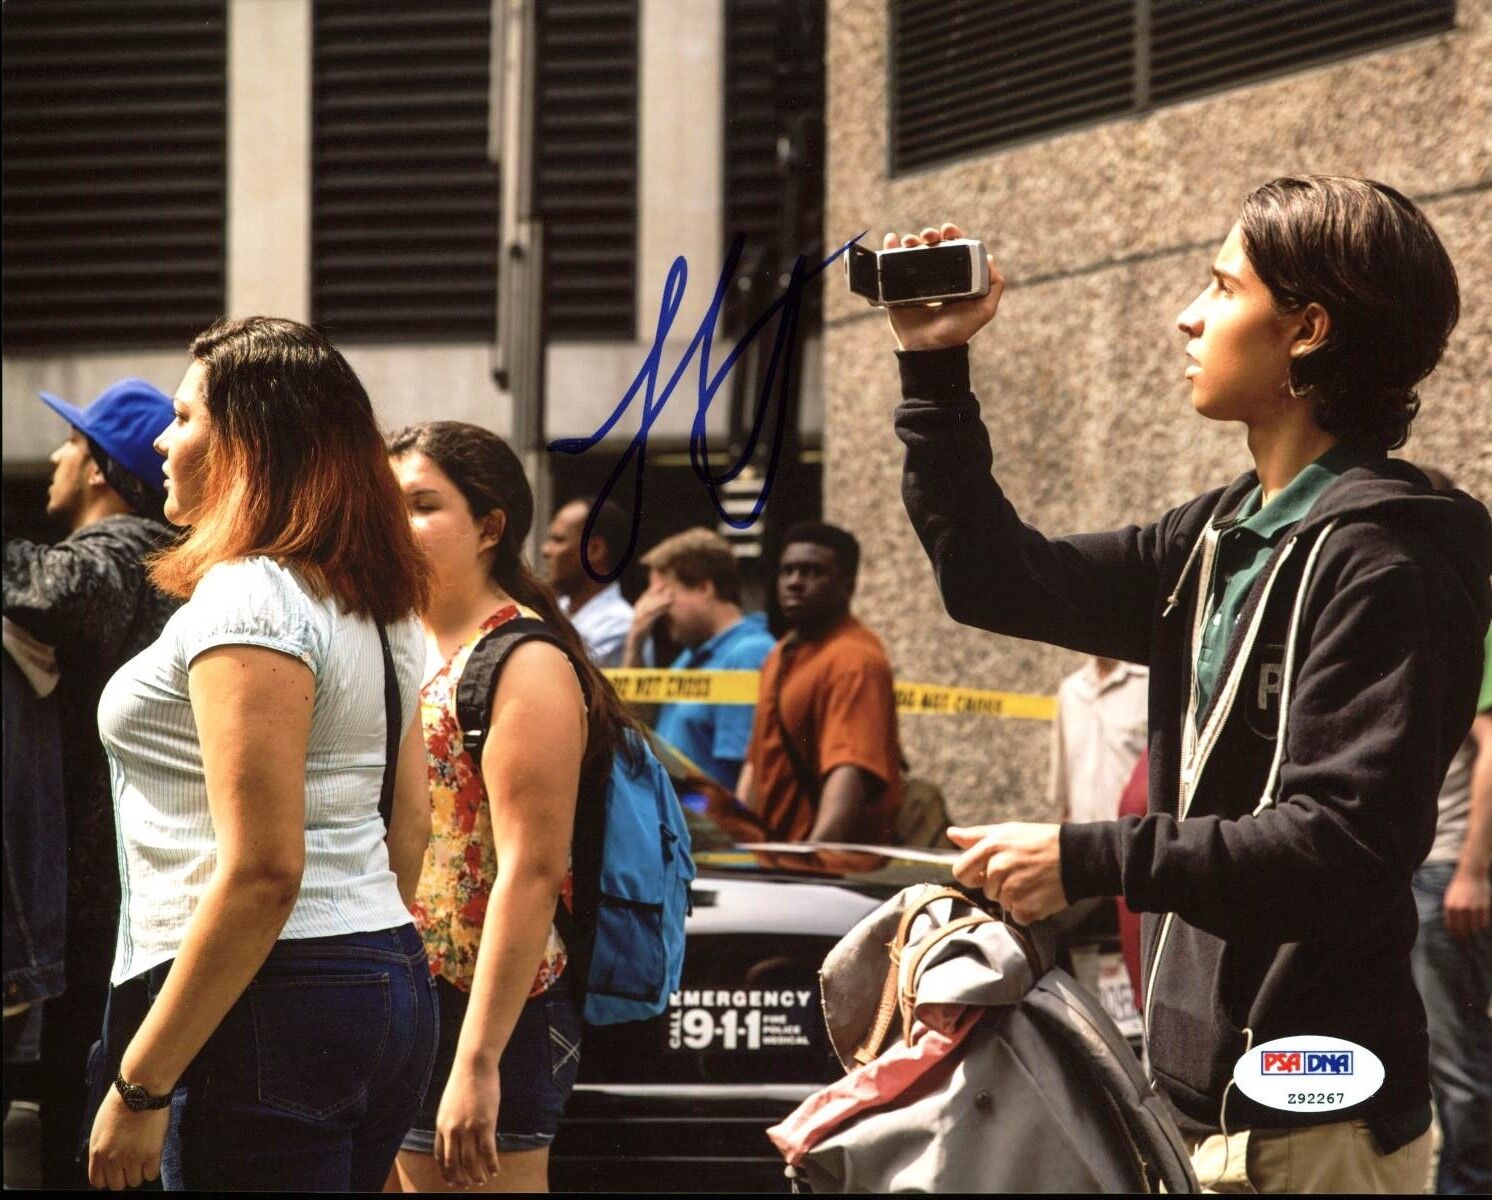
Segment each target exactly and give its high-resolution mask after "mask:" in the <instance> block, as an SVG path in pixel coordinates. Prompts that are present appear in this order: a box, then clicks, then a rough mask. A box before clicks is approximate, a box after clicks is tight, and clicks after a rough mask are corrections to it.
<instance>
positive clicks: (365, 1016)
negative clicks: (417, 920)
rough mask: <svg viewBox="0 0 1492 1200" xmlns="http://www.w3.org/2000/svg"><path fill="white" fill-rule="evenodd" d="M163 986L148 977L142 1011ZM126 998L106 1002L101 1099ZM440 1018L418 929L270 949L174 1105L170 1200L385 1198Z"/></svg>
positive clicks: (158, 974)
mask: <svg viewBox="0 0 1492 1200" xmlns="http://www.w3.org/2000/svg"><path fill="white" fill-rule="evenodd" d="M165 974H166V968H164V967H163V968H157V969H155V970H152V971H151V972H150V973H149V975H148V977H142V980H143V981H144V982H145V984H146V995H145V998H144V1004H145V1005H147V1006H148V1004H149V1003H150V1002H152V1001H153V1000H154V998H155V996H156V995H157V994H158V993H159V991H160V987H161V984H162V983H163V982H164V979H165ZM136 982H137V981H131V983H132V984H133V983H136ZM129 988H130V985H129V984H126V985H121V987H120V988H118V989H115V992H116V994H115V995H111V997H110V1006H111V1008H112V1009H115V1010H116V1011H115V1012H114V1013H113V1014H111V1016H110V1018H108V1019H106V1028H107V1032H106V1035H105V1043H102V1044H100V1046H98V1047H96V1048H95V1054H94V1060H93V1062H92V1063H91V1064H90V1073H91V1074H92V1075H93V1079H92V1081H91V1082H92V1083H93V1085H94V1089H95V1097H96V1098H101V1096H102V1093H103V1091H104V1090H106V1089H107V1087H108V1082H109V1081H111V1080H112V1078H113V1070H114V1069H115V1067H114V1064H117V1062H118V1057H119V1055H120V1054H122V1052H123V1044H122V1043H123V1042H127V1041H128V1037H127V1036H125V1034H126V1030H125V1029H123V1028H121V1027H120V1023H119V1020H118V1017H119V1013H118V1011H117V1010H118V1009H120V1008H122V1007H123V1006H122V1005H120V1004H116V1001H117V1000H123V999H125V997H126V996H127V995H129V994H130V991H129ZM435 1005H436V1000H435V989H434V987H433V986H432V984H431V980H430V971H429V967H428V965H427V960H426V957H425V947H424V943H423V941H422V940H421V938H420V935H419V933H418V932H417V931H416V930H415V928H414V926H413V925H412V924H411V925H405V926H399V927H396V928H393V929H386V930H381V931H379V932H376V933H356V934H345V935H342V936H337V937H320V938H303V939H293V940H284V941H279V942H276V943H275V945H274V948H273V949H272V950H270V952H269V957H268V958H267V959H266V960H265V962H264V965H263V966H262V967H261V968H260V969H259V971H258V973H257V974H256V975H255V976H254V979H253V981H252V982H251V983H250V984H249V986H248V988H247V990H246V991H245V992H244V994H243V995H242V996H241V997H240V998H239V1000H238V1001H237V1002H236V1003H235V1004H234V1005H233V1007H232V1008H231V1009H229V1011H228V1015H227V1016H225V1017H224V1018H223V1020H222V1023H221V1024H219V1025H218V1027H217V1029H216V1030H214V1031H213V1034H212V1036H211V1037H210V1038H208V1040H207V1044H206V1045H205V1046H203V1048H202V1050H201V1051H200V1052H199V1053H198V1055H197V1057H196V1058H195V1059H193V1060H192V1064H191V1066H189V1067H188V1068H187V1070H186V1073H185V1074H184V1075H183V1076H182V1078H181V1081H180V1082H179V1083H178V1084H177V1087H176V1090H175V1091H174V1092H173V1093H172V1097H171V1123H170V1127H169V1130H168V1132H167V1135H166V1144H165V1147H164V1148H163V1150H162V1154H161V1181H162V1183H163V1184H164V1185H165V1187H166V1189H167V1190H168V1191H181V1190H190V1191H198V1190H204V1189H205V1190H212V1191H227V1190H231V1191H260V1190H271V1191H297V1192H318V1191H348V1190H352V1191H379V1190H381V1189H382V1187H383V1184H384V1180H385V1179H386V1177H387V1175H388V1172H389V1169H390V1168H391V1167H392V1166H393V1163H394V1156H395V1155H396V1154H397V1153H398V1149H399V1143H400V1141H401V1140H402V1139H403V1136H404V1132H405V1130H407V1129H408V1128H409V1122H410V1120H411V1118H412V1117H413V1116H414V1113H415V1111H416V1109H417V1108H418V1107H419V1104H420V1100H421V1099H422V1097H423V1095H424V1090H425V1087H426V1085H427V1083H428V1081H429V1078H430V1071H431V1068H432V1065H433V1063H434V1058H435V1045H436V1033H437V1028H438V1019H439V1018H438V1015H437V1013H436V1009H435ZM139 1015H141V1016H143V1010H142V1011H141V1012H140V1013H139ZM135 1023H137V1022H135ZM107 1043H113V1044H112V1045H108V1044H107Z"/></svg>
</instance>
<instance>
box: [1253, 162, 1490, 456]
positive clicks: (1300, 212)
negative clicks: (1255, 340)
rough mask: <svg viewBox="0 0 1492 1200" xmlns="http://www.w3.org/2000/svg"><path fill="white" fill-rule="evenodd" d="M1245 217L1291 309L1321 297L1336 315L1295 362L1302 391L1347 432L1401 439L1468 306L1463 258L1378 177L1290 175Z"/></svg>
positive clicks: (1378, 444) (1350, 437) (1260, 259)
mask: <svg viewBox="0 0 1492 1200" xmlns="http://www.w3.org/2000/svg"><path fill="white" fill-rule="evenodd" d="M1238 223H1239V226H1240V229H1241V231H1242V234H1243V244H1244V250H1245V252H1246V253H1247V254H1248V258H1249V262H1250V263H1251V264H1252V265H1253V268H1254V270H1255V271H1256V272H1257V273H1258V275H1259V278H1260V279H1261V280H1263V281H1264V283H1265V285H1266V286H1267V287H1268V288H1269V290H1270V291H1271V292H1272V293H1273V294H1274V299H1275V303H1276V305H1277V306H1278V307H1279V308H1280V310H1281V311H1284V312H1290V311H1294V310H1296V309H1299V308H1302V307H1304V306H1305V305H1307V304H1309V303H1311V302H1312V301H1315V302H1316V303H1317V304H1320V305H1321V306H1322V307H1323V308H1324V309H1326V311H1327V313H1328V314H1329V315H1330V317H1331V330H1330V333H1329V334H1328V336H1327V340H1326V343H1325V344H1324V345H1322V346H1321V347H1320V348H1319V349H1317V350H1315V351H1313V352H1312V353H1310V354H1308V355H1306V356H1304V357H1303V358H1300V359H1297V360H1295V362H1294V363H1293V364H1292V365H1291V368H1290V388H1291V391H1292V392H1294V393H1295V394H1297V395H1309V397H1310V402H1311V409H1312V416H1313V417H1314V419H1315V421H1316V424H1317V425H1319V426H1320V427H1321V428H1322V429H1324V430H1325V431H1326V432H1327V433H1330V434H1333V435H1334V436H1336V437H1338V438H1340V439H1341V440H1342V441H1344V442H1348V443H1351V444H1353V445H1357V446H1360V447H1362V448H1364V449H1368V450H1373V451H1378V452H1387V451H1389V450H1392V449H1396V448H1397V447H1399V446H1402V445H1403V444H1404V442H1405V441H1406V440H1407V439H1408V437H1409V426H1410V424H1411V423H1412V422H1413V420H1414V417H1415V414H1416V413H1418V412H1419V396H1418V394H1417V393H1416V391H1415V386H1416V385H1417V384H1418V383H1419V382H1420V381H1421V380H1422V379H1424V378H1425V376H1427V375H1428V374H1429V373H1430V372H1431V371H1433V370H1434V369H1435V365H1436V364H1437V363H1438V362H1439V361H1440V356H1441V354H1443V353H1444V352H1445V345H1446V342H1447V340H1448V339H1449V338H1450V335H1451V331H1452V330H1453V329H1454V328H1455V327H1456V322H1457V320H1458V319H1459V318H1460V314H1461V301H1460V291H1459V287H1458V285H1457V281H1456V268H1455V267H1454V266H1453V265H1452V264H1451V260H1450V256H1449V255H1447V254H1446V252H1445V247H1444V246H1443V245H1441V243H1440V238H1439V237H1437V236H1436V234H1435V230H1434V229H1433V228H1432V227H1431V225H1430V222H1429V221H1428V220H1426V218H1425V215H1424V213H1422V212H1420V210H1419V209H1418V208H1416V207H1415V206H1414V204H1413V203H1411V202H1410V201H1409V200H1408V199H1406V198H1405V197H1404V196H1402V195H1401V194H1400V193H1398V192H1396V191H1395V190H1394V189H1393V188H1391V187H1388V186H1386V185H1384V184H1381V183H1376V182H1374V181H1373V180H1371V179H1350V178H1346V177H1343V176H1336V175H1307V176H1301V177H1295V176H1286V177H1284V178H1281V179H1276V180H1274V181H1273V182H1271V183H1266V184H1265V185H1264V186H1263V187H1261V188H1259V189H1258V190H1256V191H1255V192H1254V193H1253V194H1252V195H1250V196H1249V197H1248V199H1247V200H1245V201H1244V203H1243V212H1242V214H1241V215H1240V217H1239V222H1238Z"/></svg>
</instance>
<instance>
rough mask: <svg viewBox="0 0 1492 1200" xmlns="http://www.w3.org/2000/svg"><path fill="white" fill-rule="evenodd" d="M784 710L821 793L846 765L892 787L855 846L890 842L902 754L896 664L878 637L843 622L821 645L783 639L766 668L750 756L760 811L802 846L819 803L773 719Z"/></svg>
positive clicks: (771, 830)
mask: <svg viewBox="0 0 1492 1200" xmlns="http://www.w3.org/2000/svg"><path fill="white" fill-rule="evenodd" d="M785 650H786V654H785V655H784V651H785ZM784 663H786V667H784ZM779 679H780V680H781V682H780V685H779ZM779 704H780V705H781V709H782V724H785V725H786V726H787V729H788V732H789V733H790V734H791V735H792V738H793V745H794V746H795V748H796V749H797V751H798V757H799V758H800V759H801V760H802V762H803V763H804V764H805V765H806V766H808V767H809V768H810V769H812V770H814V771H815V772H816V773H817V779H818V783H819V785H820V787H822V785H823V781H824V780H825V779H826V778H827V777H828V775H829V772H830V771H832V770H833V769H834V768H835V767H842V766H845V765H846V764H849V765H853V766H856V767H861V768H863V769H864V770H866V771H869V772H870V773H871V774H872V775H874V776H876V778H878V779H880V780H882V781H883V782H884V783H885V784H886V790H885V792H884V793H883V795H882V798H881V799H880V801H878V802H877V803H876V804H875V805H874V807H873V808H872V810H871V811H869V812H867V813H866V814H865V819H864V820H863V821H862V822H861V824H860V828H859V829H858V830H857V831H856V834H855V840H859V841H867V842H882V843H884V842H887V841H889V840H890V836H891V828H892V821H893V819H894V817H895V814H896V809H897V806H898V805H899V804H900V802H901V754H900V750H899V746H898V742H897V737H896V691H895V688H894V686H893V685H892V680H891V660H890V659H888V658H887V657H886V649H885V647H884V646H882V645H881V640H880V638H878V637H876V635H875V634H873V633H871V631H870V630H868V629H867V628H865V626H864V625H862V624H860V622H859V621H857V620H855V618H854V617H846V618H845V619H844V620H843V621H842V622H841V623H840V624H839V625H837V626H835V627H834V629H832V630H831V631H830V632H829V633H828V634H826V635H825V636H824V637H823V638H821V639H820V640H818V641H813V642H793V641H789V640H788V639H784V640H783V641H781V642H778V643H777V645H776V646H774V647H773V648H772V652H771V653H770V654H769V655H768V656H767V661H766V662H765V663H763V664H762V678H761V690H760V692H759V693H758V695H757V702H756V720H755V722H754V723H753V725H752V729H751V748H750V750H749V751H748V760H749V761H750V763H751V773H752V778H753V781H754V783H755V785H756V803H757V812H758V813H759V814H760V815H761V816H762V818H763V819H764V820H765V821H766V824H767V829H768V836H769V837H771V838H772V839H774V840H780V841H803V840H804V839H806V838H807V837H808V835H809V833H810V832H811V831H812V830H813V823H814V819H815V817H816V815H817V813H818V797H817V796H816V795H814V794H810V793H808V792H807V791H806V790H805V789H804V787H803V785H802V783H800V782H799V776H798V773H797V771H795V770H794V768H793V761H792V759H791V758H790V757H788V753H787V751H786V750H785V749H784V748H783V744H782V724H779V723H778V721H777V718H776V716H775V715H774V714H775V713H776V711H777V708H778V706H779Z"/></svg>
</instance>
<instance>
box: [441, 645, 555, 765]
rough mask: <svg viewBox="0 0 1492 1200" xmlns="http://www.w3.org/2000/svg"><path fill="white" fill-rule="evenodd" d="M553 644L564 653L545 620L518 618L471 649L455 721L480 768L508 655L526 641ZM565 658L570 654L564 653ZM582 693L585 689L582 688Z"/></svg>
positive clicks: (458, 699)
mask: <svg viewBox="0 0 1492 1200" xmlns="http://www.w3.org/2000/svg"><path fill="white" fill-rule="evenodd" d="M529 641H542V642H550V643H552V644H553V645H556V646H558V647H559V648H560V649H561V650H565V644H564V642H562V641H561V640H560V638H559V635H558V634H556V633H555V632H554V631H553V630H552V629H550V628H549V626H548V625H546V624H544V622H543V621H537V620H534V619H533V618H531V617H518V618H517V619H515V620H512V621H507V622H505V623H504V624H502V625H499V626H498V627H497V628H496V629H493V630H491V631H489V632H488V633H487V634H486V635H485V636H483V638H482V640H481V641H479V642H478V643H477V644H476V645H475V646H474V647H472V651H471V654H470V655H468V656H467V659H466V665H465V666H464V667H462V669H461V681H460V682H459V683H458V684H457V685H456V722H457V724H459V725H460V726H461V746H462V748H463V749H464V750H466V751H467V753H469V754H470V755H471V757H472V761H473V762H474V763H475V764H477V766H478V769H480V766H481V762H482V747H483V746H485V745H486V743H487V733H488V730H489V729H490V727H491V724H492V695H493V693H494V692H495V691H496V690H497V680H498V676H500V675H501V674H502V670H503V667H504V666H505V665H506V664H507V661H508V656H509V655H510V654H512V653H513V651H514V650H516V649H518V647H519V646H521V645H522V644H523V643H524V642H529ZM565 657H566V658H568V657H569V652H568V651H565ZM578 674H579V673H578V672H577V676H578ZM581 690H582V691H584V687H583V686H582V689H581Z"/></svg>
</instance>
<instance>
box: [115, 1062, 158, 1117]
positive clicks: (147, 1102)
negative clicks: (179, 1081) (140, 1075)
mask: <svg viewBox="0 0 1492 1200" xmlns="http://www.w3.org/2000/svg"><path fill="white" fill-rule="evenodd" d="M114 1088H115V1090H116V1091H118V1093H119V1095H120V1097H121V1098H122V1099H123V1100H124V1106H125V1107H126V1108H128V1109H129V1110H130V1111H131V1112H151V1111H154V1110H156V1109H161V1108H165V1107H166V1106H167V1105H169V1104H170V1103H171V1093H170V1092H167V1093H166V1094H165V1095H164V1096H152V1095H151V1094H150V1093H149V1092H148V1091H146V1090H145V1088H143V1087H141V1086H140V1085H139V1084H138V1083H127V1082H125V1078H124V1072H123V1071H118V1072H116V1073H115V1075H114Z"/></svg>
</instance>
